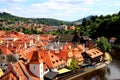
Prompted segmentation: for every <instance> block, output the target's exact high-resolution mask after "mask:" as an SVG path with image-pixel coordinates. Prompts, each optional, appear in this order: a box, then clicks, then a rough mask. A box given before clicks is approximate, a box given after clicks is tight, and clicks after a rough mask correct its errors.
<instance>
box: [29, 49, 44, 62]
mask: <svg viewBox="0 0 120 80" xmlns="http://www.w3.org/2000/svg"><path fill="white" fill-rule="evenodd" d="M42 62H43V60H42V58H41V55H40V54H39V53H38V51H34V52H33V53H32V58H31V60H30V63H33V64H40V63H42Z"/></svg>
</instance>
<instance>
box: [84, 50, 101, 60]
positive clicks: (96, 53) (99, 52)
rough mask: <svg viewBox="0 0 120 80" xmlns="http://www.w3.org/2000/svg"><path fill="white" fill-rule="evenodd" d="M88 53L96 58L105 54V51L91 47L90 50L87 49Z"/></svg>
mask: <svg viewBox="0 0 120 80" xmlns="http://www.w3.org/2000/svg"><path fill="white" fill-rule="evenodd" d="M86 53H87V54H88V55H89V56H90V57H91V58H95V57H98V56H101V55H102V54H103V52H101V51H100V50H98V49H97V48H94V49H90V50H88V51H86Z"/></svg>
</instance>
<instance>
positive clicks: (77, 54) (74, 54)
mask: <svg viewBox="0 0 120 80" xmlns="http://www.w3.org/2000/svg"><path fill="white" fill-rule="evenodd" d="M73 56H75V57H76V59H77V60H78V61H83V60H84V58H83V56H82V54H81V53H79V52H78V51H73Z"/></svg>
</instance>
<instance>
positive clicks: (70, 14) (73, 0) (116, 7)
mask: <svg viewBox="0 0 120 80" xmlns="http://www.w3.org/2000/svg"><path fill="white" fill-rule="evenodd" d="M119 11H120V0H0V12H8V13H11V14H13V15H16V16H20V17H26V18H54V19H58V20H65V21H75V20H78V19H81V18H84V17H87V16H90V15H98V16H100V15H108V14H114V13H118V12H119Z"/></svg>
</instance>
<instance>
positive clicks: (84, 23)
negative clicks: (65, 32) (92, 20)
mask: <svg viewBox="0 0 120 80" xmlns="http://www.w3.org/2000/svg"><path fill="white" fill-rule="evenodd" d="M87 25H88V22H87V19H86V18H83V21H82V26H87Z"/></svg>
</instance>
